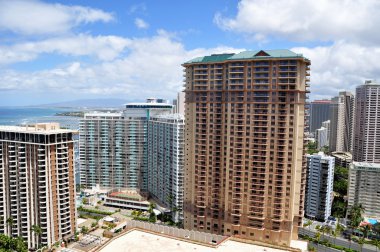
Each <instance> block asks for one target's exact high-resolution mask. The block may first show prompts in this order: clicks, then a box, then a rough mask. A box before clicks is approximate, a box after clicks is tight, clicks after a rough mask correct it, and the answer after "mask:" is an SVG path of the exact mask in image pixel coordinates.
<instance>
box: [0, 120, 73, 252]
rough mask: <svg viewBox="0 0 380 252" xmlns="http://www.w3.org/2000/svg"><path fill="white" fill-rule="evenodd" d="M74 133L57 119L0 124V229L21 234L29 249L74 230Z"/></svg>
mask: <svg viewBox="0 0 380 252" xmlns="http://www.w3.org/2000/svg"><path fill="white" fill-rule="evenodd" d="M73 133H74V131H72V130H65V129H60V128H59V124H56V123H41V124H36V125H34V126H29V127H17V126H0V216H2V217H3V218H2V219H1V222H0V233H4V234H6V235H10V236H21V237H23V238H24V239H25V241H26V242H27V244H28V247H29V248H37V246H38V245H40V244H43V245H52V244H54V243H55V242H57V241H61V240H63V239H65V238H67V237H69V236H71V235H73V234H74V232H75V230H76V215H75V181H74V141H73ZM33 225H37V226H39V227H41V230H42V233H41V235H40V236H36V235H35V233H33V232H32V226H33Z"/></svg>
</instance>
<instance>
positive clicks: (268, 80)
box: [183, 50, 327, 245]
mask: <svg viewBox="0 0 380 252" xmlns="http://www.w3.org/2000/svg"><path fill="white" fill-rule="evenodd" d="M183 66H184V67H185V70H184V71H185V76H186V79H185V92H186V101H185V112H186V113H185V120H186V125H185V199H184V226H185V228H187V229H193V230H199V231H204V232H211V233H217V234H226V235H239V236H240V237H244V238H247V239H255V240H261V241H265V242H273V243H277V244H285V245H289V244H290V241H291V240H292V239H296V238H297V236H298V227H299V226H301V224H302V217H303V214H304V209H303V206H304V193H305V183H306V159H305V156H304V153H305V152H304V151H305V150H304V126H305V123H304V120H305V118H304V113H305V100H306V98H307V97H306V93H307V92H308V90H307V88H308V85H309V84H308V82H309V69H310V68H309V66H310V61H309V60H308V59H306V58H304V57H303V56H302V55H300V54H296V53H294V52H291V51H289V50H265V51H263V50H262V51H245V52H241V53H238V54H214V55H211V56H204V57H199V58H195V59H193V60H190V61H188V62H186V63H184V65H183ZM326 119H327V118H324V119H323V120H321V122H322V121H325V120H326Z"/></svg>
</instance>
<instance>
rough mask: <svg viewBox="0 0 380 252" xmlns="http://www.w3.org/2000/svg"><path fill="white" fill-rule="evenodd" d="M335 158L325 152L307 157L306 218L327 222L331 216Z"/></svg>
mask: <svg viewBox="0 0 380 252" xmlns="http://www.w3.org/2000/svg"><path fill="white" fill-rule="evenodd" d="M334 167H335V158H334V157H330V156H327V155H325V154H324V153H323V152H319V153H315V154H313V155H307V184H306V196H305V216H306V217H308V218H311V219H314V220H319V221H322V222H324V221H326V220H327V218H328V217H329V216H330V215H331V207H332V200H333V182H334Z"/></svg>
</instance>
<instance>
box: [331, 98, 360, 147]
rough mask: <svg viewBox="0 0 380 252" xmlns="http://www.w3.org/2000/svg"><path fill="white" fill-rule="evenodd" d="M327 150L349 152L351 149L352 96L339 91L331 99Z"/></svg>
mask: <svg viewBox="0 0 380 252" xmlns="http://www.w3.org/2000/svg"><path fill="white" fill-rule="evenodd" d="M331 101H332V103H331V106H330V116H329V117H330V137H329V150H330V151H339V152H350V151H351V149H352V125H353V108H354V96H353V95H352V94H351V93H350V92H340V93H339V96H337V97H334V98H332V99H331Z"/></svg>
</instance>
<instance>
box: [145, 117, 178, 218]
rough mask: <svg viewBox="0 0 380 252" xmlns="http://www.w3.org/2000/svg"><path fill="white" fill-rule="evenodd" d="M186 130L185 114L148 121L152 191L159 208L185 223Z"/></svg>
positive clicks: (149, 181) (149, 175)
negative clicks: (161, 207)
mask: <svg viewBox="0 0 380 252" xmlns="http://www.w3.org/2000/svg"><path fill="white" fill-rule="evenodd" d="M184 128H185V119H184V116H183V115H181V114H169V115H157V116H152V117H151V118H150V120H149V121H148V191H149V195H150V196H151V197H153V198H154V199H155V200H156V201H158V203H159V205H161V206H164V207H166V208H167V209H169V210H170V211H171V212H172V217H173V220H174V221H175V222H182V221H183V173H184V171H183V170H184V147H185V143H184Z"/></svg>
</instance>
